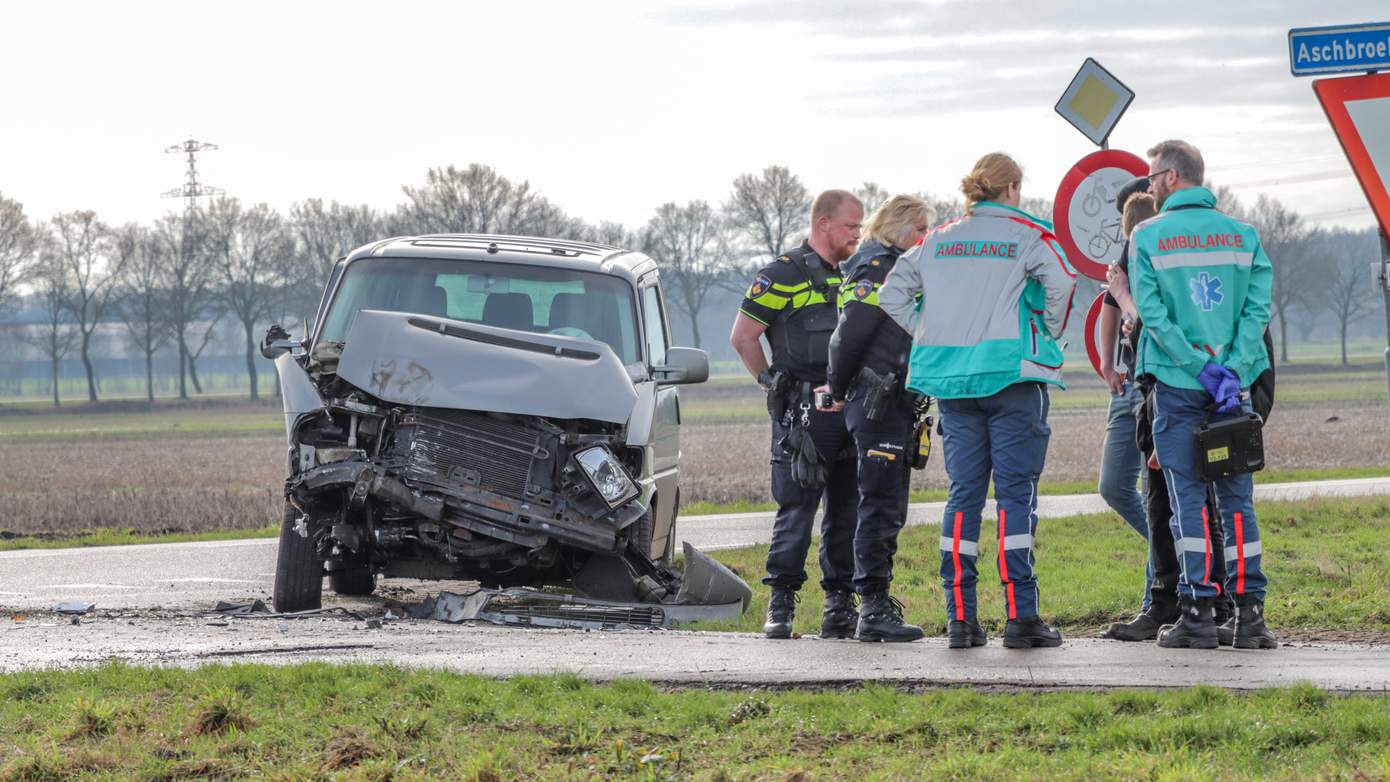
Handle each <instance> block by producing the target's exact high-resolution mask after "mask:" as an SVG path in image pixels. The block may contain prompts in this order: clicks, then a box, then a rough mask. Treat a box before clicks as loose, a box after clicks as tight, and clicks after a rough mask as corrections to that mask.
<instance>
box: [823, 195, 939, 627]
mask: <svg viewBox="0 0 1390 782" xmlns="http://www.w3.org/2000/svg"><path fill="white" fill-rule="evenodd" d="M931 218H932V210H931V207H930V206H929V205H927V203H926V202H925V201H923V200H922V199H920V198H917V197H915V196H907V195H899V196H894V197H893V198H891V199H889V200H888V201H886V202H885V203H884V204H883V205H882V206H881V207H879V209H878V211H876V212H874V215H873V217H872V218H870V219H869V223H868V225H867V226H865V229H864V234H865V236H864V242H863V244H861V245H860V246H859V252H857V253H855V254H854V256H853V257H852V258H850V260H849V261H847V262H846V263H845V265H844V266H845V268H846V269H847V270H849V271H848V273H847V275H846V279H845V281H844V283H843V284H842V285H841V286H840V310H841V311H840V325H839V326H837V327H836V328H835V334H834V335H833V336H831V338H830V370H829V385H830V393H831V396H832V398H833V399H834V401H835V403H836V404H837V405H840V404H843V405H844V406H845V408H844V409H845V425H846V426H847V427H848V428H849V431H850V434H851V436H853V438H854V444H855V448H856V450H857V451H858V453H859V522H858V524H857V525H856V527H855V533H854V589H855V591H856V592H858V593H859V596H860V598H861V599H862V600H863V603H862V604H861V605H860V608H859V634H858V638H859V640H861V641H915V640H917V639H918V638H921V637H922V628H920V627H917V626H915V625H910V624H907V623H905V622H904V621H903V617H902V608H901V606H900V605H899V604H898V603H897V601H895V600H893V599H892V598H891V597H889V596H888V585H889V583H890V582H891V581H892V580H893V555H894V554H895V553H896V552H897V550H898V532H899V531H900V530H902V528H903V524H905V523H906V522H907V492H908V482H909V480H910V478H911V475H912V457H913V452H914V450H915V448H916V442H915V441H914V437H913V435H914V434H915V433H916V432H915V426H914V424H915V423H916V420H915V412H916V411H915V405H914V401H915V400H916V399H919V398H920V397H918V396H917V395H915V394H910V393H908V391H907V389H906V388H905V387H904V384H905V382H906V381H907V357H908V353H909V351H910V350H911V349H912V335H910V334H908V333H907V332H906V331H904V330H903V328H902V327H901V326H899V325H898V324H897V323H894V322H893V320H892V319H891V318H889V317H888V316H887V315H886V314H885V313H884V312H883V310H882V309H879V306H878V289H879V287H880V286H882V285H883V281H884V279H886V278H887V276H888V272H889V271H890V270H891V269H892V268H893V264H894V262H896V261H897V260H898V256H900V255H902V253H903V251H904V250H905V249H907V248H909V247H912V246H914V245H916V244H917V243H918V242H920V241H921V240H922V237H923V236H924V235H925V234H926V232H927V226H928V224H929V223H930V222H931Z"/></svg>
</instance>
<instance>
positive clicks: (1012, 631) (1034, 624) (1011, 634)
mask: <svg viewBox="0 0 1390 782" xmlns="http://www.w3.org/2000/svg"><path fill="white" fill-rule="evenodd" d="M1061 645H1062V634H1061V633H1059V632H1057V631H1056V630H1053V629H1052V628H1051V627H1048V626H1047V623H1046V622H1044V621H1043V620H1042V617H1040V616H1030V617H1027V618H1024V619H1010V620H1009V621H1008V623H1007V624H1005V625H1004V648H1005V649H1031V648H1033V647H1035V646H1061Z"/></svg>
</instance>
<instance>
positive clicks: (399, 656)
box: [0, 478, 1390, 691]
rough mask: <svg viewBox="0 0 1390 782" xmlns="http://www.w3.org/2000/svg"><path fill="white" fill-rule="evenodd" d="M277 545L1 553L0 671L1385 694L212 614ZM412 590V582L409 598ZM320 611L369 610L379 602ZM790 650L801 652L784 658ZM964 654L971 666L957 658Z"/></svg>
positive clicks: (951, 658)
mask: <svg viewBox="0 0 1390 782" xmlns="http://www.w3.org/2000/svg"><path fill="white" fill-rule="evenodd" d="M1369 494H1390V478H1377V479H1358V480H1349V481H1326V482H1319V483H1308V484H1282V485H1281V484H1271V485H1268V486H1261V487H1258V496H1259V497H1260V498H1261V499H1300V498H1306V497H1311V496H1319V495H1320V496H1357V495H1369ZM941 510H942V503H925V504H921V505H915V506H913V507H912V513H911V518H910V522H909V523H912V524H926V523H937V522H939V520H940V514H941ZM1104 511H1105V507H1104V505H1103V503H1102V502H1101V500H1100V498H1099V496H1098V495H1076V496H1068V497H1043V498H1041V499H1040V502H1039V514H1040V515H1042V516H1044V517H1056V516H1066V515H1072V514H1076V513H1091V512H1104ZM771 528H772V518H771V514H766V513H755V514H735V515H728V516H705V517H689V518H684V519H682V520H681V524H680V529H679V533H680V537H681V538H683V539H684V540H689V541H690V542H691V543H693V544H694V545H696V546H697V547H700V548H703V549H706V550H711V549H719V548H727V547H731V546H741V545H749V544H754V543H759V542H766V541H767V539H768V536H769V535H770V532H771ZM275 545H276V544H275V541H274V540H266V539H259V540H246V541H220V542H209V543H174V544H162V545H140V546H114V547H103V548H86V549H50V550H35V551H13V552H0V617H4V618H0V670H19V669H32V668H43V667H55V666H66V665H85V664H95V663H99V662H101V661H104V660H108V659H112V658H117V659H123V660H127V661H130V662H136V663H147V664H162V665H184V666H192V665H199V664H203V663H207V662H228V661H235V660H248V661H250V660H255V661H261V662H293V661H302V660H310V659H326V660H335V661H364V662H389V663H394V664H400V665H412V666H427V667H439V668H448V669H452V670H459V671H470V672H476V673H484V674H492V675H507V674H518V673H538V672H554V671H574V672H577V673H580V674H581V675H584V676H587V677H590V678H594V679H599V680H606V679H612V678H620V677H642V678H648V679H653V680H658V681H669V682H673V683H697V682H698V683H720V682H724V683H731V684H756V683H771V684H800V685H804V684H834V683H840V682H846V681H860V680H882V681H894V682H920V683H927V684H952V683H975V684H981V685H1004V686H1023V687H1030V686H1031V687H1077V686H1081V687H1104V686H1117V685H1139V686H1168V685H1174V686H1179V685H1187V684H1194V683H1198V682H1206V683H1210V684H1215V685H1219V686H1225V687H1231V688H1236V689H1242V688H1252V687H1263V686H1268V685H1273V684H1287V683H1291V682H1294V681H1312V682H1316V683H1318V684H1320V685H1322V686H1324V687H1327V688H1329V689H1334V690H1346V691H1352V690H1381V691H1384V690H1386V689H1390V647H1374V646H1367V645H1364V644H1363V645H1339V644H1316V645H1292V646H1286V647H1285V648H1282V649H1280V650H1278V651H1275V652H1264V653H1261V652H1235V651H1232V650H1222V651H1219V652H1176V651H1167V650H1161V649H1158V648H1157V647H1155V646H1153V645H1151V644H1122V643H1118V642H1109V641H1099V640H1095V639H1076V640H1069V641H1068V642H1067V644H1066V646H1064V647H1063V648H1062V649H1057V650H1035V651H1032V652H1017V651H1009V650H1005V649H1003V648H1002V647H999V646H998V645H997V641H992V642H991V645H990V646H989V647H986V648H985V649H979V650H973V651H970V652H965V653H962V652H950V651H948V650H946V649H945V647H944V644H943V643H942V642H941V641H940V640H938V639H927V640H925V641H922V642H919V643H915V644H908V645H877V644H874V645H870V644H860V643H856V642H838V641H820V640H818V639H801V640H798V641H791V642H770V641H766V640H764V639H762V638H760V637H757V636H750V635H744V634H727V633H691V632H671V631H666V632H662V631H627V632H590V633H586V632H572V631H556V630H522V629H512V628H499V627H492V626H471V625H470V626H455V625H446V624H442V623H439V622H432V621H427V620H420V621H415V620H400V621H389V620H388V621H387V622H386V623H385V626H384V627H382V628H380V629H367V628H366V626H365V624H364V623H363V622H361V621H357V620H353V619H349V618H342V617H336V616H328V617H315V618H301V619H292V620H282V619H238V618H233V619H223V618H221V617H209V616H207V615H205V614H204V613H203V612H206V611H207V610H208V609H210V608H211V607H212V606H213V605H214V604H215V603H216V602H217V601H218V600H232V601H241V600H250V599H254V598H260V599H263V600H266V601H267V602H268V601H269V594H270V591H271V584H272V580H273V578H274V557H275ZM458 587H459V585H451V584H447V583H441V582H418V581H406V580H393V581H388V582H384V583H383V588H382V589H381V590H379V591H380V592H387V593H394V594H395V595H396V596H398V597H400V598H402V599H411V600H413V599H418V598H419V597H421V596H423V592H424V590H430V591H437V590H440V589H448V588H454V589H458ZM411 590H415V591H413V592H412V591H411ZM71 600H80V601H89V602H93V603H96V604H97V608H96V610H95V611H94V612H93V613H92V614H90V615H88V616H87V617H84V618H83V619H82V620H81V621H80V623H79V624H77V625H72V624H69V623H68V621H67V620H66V619H65V618H63V617H59V616H55V615H54V614H52V613H51V611H52V609H53V607H54V606H55V605H57V604H58V603H60V602H63V601H71ZM325 603H326V605H330V606H341V607H346V608H351V609H353V610H356V611H359V612H362V613H367V614H376V615H380V614H381V612H382V610H383V603H382V601H381V600H379V599H377V598H372V599H368V600H358V601H345V600H341V599H336V598H329V599H326V601H325ZM789 648H795V650H796V654H795V655H788V653H787V652H788V651H789ZM967 655H968V657H969V665H968V666H962V665H960V663H961V662H962V660H963V659H964V658H965V656H967Z"/></svg>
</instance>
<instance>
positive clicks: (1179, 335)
mask: <svg viewBox="0 0 1390 782" xmlns="http://www.w3.org/2000/svg"><path fill="white" fill-rule="evenodd" d="M1148 156H1149V181H1150V192H1152V193H1153V194H1154V198H1155V199H1157V201H1158V204H1159V208H1160V211H1159V214H1158V216H1157V217H1155V218H1153V219H1151V220H1149V221H1147V222H1145V223H1142V224H1140V226H1139V227H1138V228H1136V229H1135V231H1134V235H1133V237H1132V238H1131V241H1130V262H1129V267H1130V275H1131V277H1132V280H1131V283H1130V287H1131V292H1132V294H1133V297H1134V301H1135V304H1136V306H1137V307H1138V310H1139V317H1140V318H1142V319H1143V321H1144V332H1143V334H1142V336H1141V337H1140V341H1139V347H1138V370H1137V371H1138V373H1139V374H1141V375H1142V374H1151V375H1153V376H1154V380H1155V385H1154V392H1153V393H1154V418H1153V439H1154V450H1155V453H1156V455H1157V458H1158V464H1159V468H1160V469H1162V471H1163V474H1164V477H1165V478H1166V479H1167V481H1168V493H1169V496H1170V498H1171V504H1172V508H1173V518H1172V521H1171V528H1172V532H1173V540H1174V545H1175V547H1176V549H1177V554H1178V561H1179V562H1180V563H1181V565H1182V579H1181V581H1180V582H1179V583H1178V591H1179V595H1180V600H1181V603H1182V616H1181V618H1180V619H1179V620H1178V622H1177V624H1176V625H1174V626H1173V627H1171V628H1169V629H1166V630H1164V631H1162V632H1160V633H1159V636H1158V644H1159V646H1164V647H1170V648H1196V649H1215V648H1216V646H1217V630H1216V624H1215V622H1214V620H1213V615H1212V607H1213V606H1212V604H1213V601H1214V600H1215V598H1216V597H1217V596H1218V595H1220V594H1221V592H1222V588H1223V585H1221V584H1218V583H1216V582H1215V581H1214V580H1213V579H1212V574H1211V564H1212V553H1213V552H1212V542H1211V538H1210V536H1209V535H1208V534H1207V531H1206V519H1207V517H1206V512H1207V511H1206V494H1207V490H1206V489H1207V487H1206V484H1205V483H1203V481H1202V480H1201V478H1200V477H1199V475H1198V470H1197V443H1196V438H1195V433H1196V430H1197V428H1198V427H1199V426H1200V425H1201V424H1202V423H1203V422H1204V421H1205V420H1207V417H1208V414H1209V410H1210V408H1211V406H1212V404H1213V401H1214V403H1215V412H1216V414H1217V415H1221V414H1225V413H1235V412H1239V411H1240V410H1241V409H1242V406H1244V407H1245V409H1249V403H1248V402H1247V403H1245V404H1244V405H1242V401H1241V390H1242V389H1243V388H1248V387H1249V386H1250V383H1251V381H1252V380H1254V379H1255V378H1256V377H1258V376H1259V375H1260V373H1261V372H1263V371H1264V370H1265V369H1267V368H1268V366H1269V359H1268V356H1267V355H1266V353H1265V346H1264V339H1263V335H1264V331H1265V327H1266V326H1267V325H1268V323H1269V317H1270V298H1269V296H1270V285H1271V283H1272V281H1273V277H1274V270H1273V268H1272V267H1271V266H1270V262H1269V257H1268V256H1266V255H1265V252H1264V249H1263V248H1262V247H1261V246H1260V239H1259V237H1258V236H1257V235H1256V233H1255V230H1254V229H1253V228H1251V227H1250V226H1249V225H1246V224H1245V223H1242V222H1239V221H1237V220H1234V219H1232V218H1230V217H1227V216H1226V215H1224V214H1222V213H1221V212H1218V211H1217V210H1216V208H1215V207H1216V197H1215V196H1214V195H1212V193H1211V191H1210V190H1207V189H1206V188H1204V187H1202V186H1201V182H1202V176H1203V174H1204V168H1205V166H1204V164H1203V162H1202V155H1201V153H1200V152H1198V151H1197V149H1196V147H1193V146H1192V145H1191V144H1188V143H1187V142H1184V141H1164V142H1162V143H1160V144H1158V145H1157V146H1155V147H1154V148H1153V149H1150V150H1149V152H1148ZM1214 485H1215V488H1216V495H1217V501H1218V505H1219V507H1220V514H1221V523H1222V527H1223V529H1224V531H1225V542H1226V546H1225V555H1226V571H1227V572H1226V579H1225V582H1226V583H1225V584H1224V588H1225V590H1226V591H1227V592H1228V593H1230V594H1231V595H1232V596H1233V597H1234V598H1235V601H1236V623H1235V633H1234V639H1233V640H1234V644H1235V646H1236V647H1237V648H1240V649H1272V648H1274V647H1275V646H1276V645H1277V643H1276V641H1275V639H1274V635H1273V633H1271V632H1270V631H1269V630H1268V629H1267V628H1266V627H1265V621H1264V596H1265V585H1266V578H1265V575H1264V571H1263V569H1262V568H1261V566H1260V565H1261V556H1260V553H1261V545H1260V531H1259V527H1258V525H1257V524H1256V522H1255V508H1254V506H1253V504H1252V502H1251V499H1252V494H1253V492H1254V481H1253V479H1252V477H1251V475H1250V474H1249V473H1242V474H1239V475H1234V476H1230V477H1226V478H1222V479H1220V480H1218V481H1215V482H1214ZM1152 521H1154V522H1155V523H1156V522H1158V520H1157V519H1154V520H1152Z"/></svg>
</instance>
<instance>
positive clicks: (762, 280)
mask: <svg viewBox="0 0 1390 782" xmlns="http://www.w3.org/2000/svg"><path fill="white" fill-rule="evenodd" d="M771 287H772V280H771V279H769V278H768V276H767V275H766V274H759V275H758V276H757V277H754V278H753V287H751V288H749V289H748V298H750V299H756V298H758V297H759V296H761V295H763V294H764V293H767V291H768V289H769V288H771ZM735 290H737V289H735Z"/></svg>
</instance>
